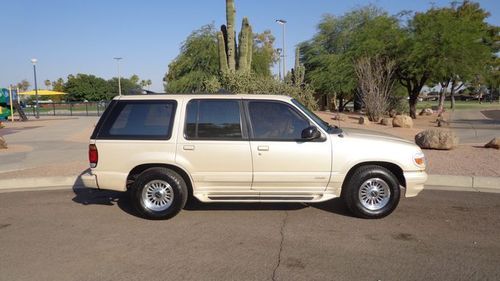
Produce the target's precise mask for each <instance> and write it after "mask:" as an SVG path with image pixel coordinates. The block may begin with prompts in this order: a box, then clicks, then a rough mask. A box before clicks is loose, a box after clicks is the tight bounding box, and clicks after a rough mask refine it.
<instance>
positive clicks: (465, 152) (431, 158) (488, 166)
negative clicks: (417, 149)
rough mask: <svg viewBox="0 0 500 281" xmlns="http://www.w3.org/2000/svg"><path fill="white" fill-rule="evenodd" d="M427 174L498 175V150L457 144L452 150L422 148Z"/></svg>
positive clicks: (499, 152)
mask: <svg viewBox="0 0 500 281" xmlns="http://www.w3.org/2000/svg"><path fill="white" fill-rule="evenodd" d="M424 154H425V157H426V158H427V172H428V173H429V174H440V175H457V176H485V177H500V169H499V168H498V167H500V151H499V150H496V149H488V148H484V147H478V146H469V145H459V146H458V147H457V148H455V149H453V150H431V149H425V150H424Z"/></svg>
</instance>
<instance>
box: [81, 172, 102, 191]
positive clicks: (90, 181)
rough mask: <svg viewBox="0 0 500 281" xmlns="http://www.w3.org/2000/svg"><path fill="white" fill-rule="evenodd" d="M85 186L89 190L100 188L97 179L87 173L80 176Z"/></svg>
mask: <svg viewBox="0 0 500 281" xmlns="http://www.w3.org/2000/svg"><path fill="white" fill-rule="evenodd" d="M80 178H81V180H82V183H83V186H85V187H87V188H99V185H98V184H97V177H96V176H95V175H93V174H92V173H91V172H88V173H85V174H83V175H81V176H80Z"/></svg>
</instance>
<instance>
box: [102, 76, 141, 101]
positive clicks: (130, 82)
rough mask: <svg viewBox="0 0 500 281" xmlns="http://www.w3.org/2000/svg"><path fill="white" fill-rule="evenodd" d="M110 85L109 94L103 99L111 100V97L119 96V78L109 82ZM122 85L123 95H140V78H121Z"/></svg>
mask: <svg viewBox="0 0 500 281" xmlns="http://www.w3.org/2000/svg"><path fill="white" fill-rule="evenodd" d="M107 84H108V94H107V95H106V96H105V97H103V98H102V99H109V98H110V96H111V97H112V96H116V95H118V92H119V88H118V78H117V77H113V78H111V79H110V80H108V81H107ZM120 85H121V88H122V95H134V94H138V93H139V91H140V89H141V86H140V85H139V77H138V76H137V75H132V76H130V78H120Z"/></svg>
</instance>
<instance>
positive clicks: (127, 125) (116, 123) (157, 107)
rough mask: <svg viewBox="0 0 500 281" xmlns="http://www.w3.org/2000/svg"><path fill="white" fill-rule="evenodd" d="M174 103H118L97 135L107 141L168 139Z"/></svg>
mask: <svg viewBox="0 0 500 281" xmlns="http://www.w3.org/2000/svg"><path fill="white" fill-rule="evenodd" d="M175 107H176V102H175V101H163V100H162V101H120V102H118V103H117V104H116V106H115V107H114V108H113V112H112V113H111V115H110V117H109V118H108V119H107V120H106V124H105V125H104V126H103V128H102V130H101V132H100V133H99V137H100V138H108V139H116V138H120V139H169V138H170V135H171V130H172V124H173V119H174V112H175Z"/></svg>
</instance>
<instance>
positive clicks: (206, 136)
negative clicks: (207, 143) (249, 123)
mask: <svg viewBox="0 0 500 281" xmlns="http://www.w3.org/2000/svg"><path fill="white" fill-rule="evenodd" d="M184 135H185V137H186V139H189V140H240V139H242V130H241V114H240V101H239V100H217V99H214V100H191V101H190V102H189V103H188V105H187V112H186V127H185V132H184Z"/></svg>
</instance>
